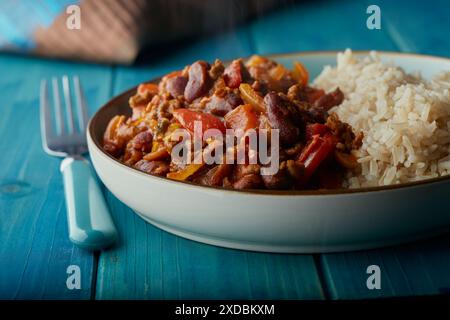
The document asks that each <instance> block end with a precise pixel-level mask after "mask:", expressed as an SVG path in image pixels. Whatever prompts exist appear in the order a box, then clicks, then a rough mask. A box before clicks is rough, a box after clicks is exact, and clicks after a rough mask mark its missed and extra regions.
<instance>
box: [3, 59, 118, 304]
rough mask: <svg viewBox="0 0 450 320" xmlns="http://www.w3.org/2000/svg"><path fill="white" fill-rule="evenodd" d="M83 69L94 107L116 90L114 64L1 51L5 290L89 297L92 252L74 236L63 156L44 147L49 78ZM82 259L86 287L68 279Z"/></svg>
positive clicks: (7, 295) (24, 295)
mask: <svg viewBox="0 0 450 320" xmlns="http://www.w3.org/2000/svg"><path fill="white" fill-rule="evenodd" d="M75 73H76V74H78V75H79V76H80V79H81V81H82V84H83V86H84V88H85V94H86V98H87V101H88V102H89V104H90V110H91V111H93V110H94V109H96V107H98V106H99V105H100V104H101V103H103V102H105V100H106V99H107V97H108V96H109V91H110V88H109V83H110V75H111V72H110V68H109V67H105V66H95V65H82V64H75V63H66V62H58V61H53V62H52V61H50V60H43V59H37V58H26V57H20V56H13V55H7V54H3V55H0V93H1V105H0V110H1V117H0V136H1V137H2V138H1V139H0V154H2V155H3V156H2V157H0V168H1V169H0V270H1V272H0V298H2V299H42V298H45V299H89V298H90V297H91V295H92V291H91V283H92V280H93V279H92V276H93V267H94V256H93V254H92V253H90V252H87V251H82V250H79V249H77V248H76V247H74V246H73V245H72V244H71V243H70V242H69V240H68V235H67V222H66V210H65V203H64V195H63V187H62V180H61V175H60V173H59V163H60V160H59V159H55V158H52V157H50V156H48V155H46V154H45V153H44V151H43V150H42V147H41V137H40V131H39V130H40V129H39V84H40V80H41V78H44V77H50V76H61V75H62V74H69V75H73V74H75ZM69 265H78V266H79V267H80V270H81V290H73V291H70V290H68V289H67V287H66V279H67V276H68V275H67V273H66V270H67V267H68V266H69Z"/></svg>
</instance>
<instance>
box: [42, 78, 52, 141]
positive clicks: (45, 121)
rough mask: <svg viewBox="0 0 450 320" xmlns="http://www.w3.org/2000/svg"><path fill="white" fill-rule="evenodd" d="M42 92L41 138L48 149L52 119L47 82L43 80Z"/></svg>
mask: <svg viewBox="0 0 450 320" xmlns="http://www.w3.org/2000/svg"><path fill="white" fill-rule="evenodd" d="M40 91H41V92H40V122H41V136H42V144H43V146H44V148H45V149H46V148H47V147H48V143H47V142H48V140H49V139H50V138H51V137H52V118H51V113H50V107H49V101H48V100H49V99H48V90H47V80H45V79H42V81H41V90H40Z"/></svg>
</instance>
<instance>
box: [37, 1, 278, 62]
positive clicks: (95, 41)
mask: <svg viewBox="0 0 450 320" xmlns="http://www.w3.org/2000/svg"><path fill="white" fill-rule="evenodd" d="M281 2H283V1H281ZM279 3H280V1H276V0H230V1H226V0H169V1H167V0H166V1H164V0H149V1H145V0H82V1H81V2H80V12H81V15H80V16H81V19H80V20H81V28H80V29H79V30H76V29H74V30H70V29H68V28H67V26H66V21H67V18H68V17H69V15H68V14H67V13H65V12H63V13H62V14H60V15H59V16H58V17H57V18H56V19H55V20H54V22H53V24H52V25H51V26H50V27H48V28H42V27H39V28H37V29H36V31H35V33H34V38H35V42H36V48H35V49H34V53H36V54H38V55H44V56H50V57H58V58H69V59H76V60H89V61H96V62H104V63H107V62H112V63H126V64H128V63H132V62H133V61H134V60H135V59H136V57H137V55H138V53H139V51H140V50H141V49H142V48H143V47H145V46H146V45H149V44H152V45H155V44H162V43H167V42H169V41H173V40H176V39H179V38H183V37H187V36H195V35H200V34H202V35H203V34H208V33H214V32H221V31H225V30H228V29H230V28H232V27H233V26H235V25H236V24H238V23H240V22H242V21H244V20H245V19H247V18H248V17H250V16H254V15H259V14H262V13H263V12H265V11H267V10H268V9H270V8H273V7H274V6H275V5H277V4H279Z"/></svg>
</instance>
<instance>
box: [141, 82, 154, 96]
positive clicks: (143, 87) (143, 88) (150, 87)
mask: <svg viewBox="0 0 450 320" xmlns="http://www.w3.org/2000/svg"><path fill="white" fill-rule="evenodd" d="M147 91H149V92H151V93H154V94H157V93H158V85H157V84H155V83H141V84H140V85H139V87H138V89H137V92H138V93H139V94H144V93H145V92H147Z"/></svg>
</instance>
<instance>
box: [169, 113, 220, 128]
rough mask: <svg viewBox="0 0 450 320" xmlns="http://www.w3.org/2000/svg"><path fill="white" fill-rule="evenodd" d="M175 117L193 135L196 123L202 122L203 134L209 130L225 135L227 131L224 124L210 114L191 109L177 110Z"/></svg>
mask: <svg viewBox="0 0 450 320" xmlns="http://www.w3.org/2000/svg"><path fill="white" fill-rule="evenodd" d="M173 115H174V117H175V119H177V120H178V122H179V123H180V124H181V125H182V126H183V127H184V128H186V129H187V130H189V131H190V132H192V133H193V132H194V124H195V122H196V121H199V122H201V124H202V131H203V132H205V131H206V130H208V129H218V130H220V131H221V132H222V133H225V130H226V129H225V125H224V124H223V122H222V121H221V120H220V119H219V118H217V117H215V116H213V115H212V114H209V113H203V112H198V111H192V110H189V109H177V110H175V111H174V112H173Z"/></svg>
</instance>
